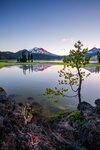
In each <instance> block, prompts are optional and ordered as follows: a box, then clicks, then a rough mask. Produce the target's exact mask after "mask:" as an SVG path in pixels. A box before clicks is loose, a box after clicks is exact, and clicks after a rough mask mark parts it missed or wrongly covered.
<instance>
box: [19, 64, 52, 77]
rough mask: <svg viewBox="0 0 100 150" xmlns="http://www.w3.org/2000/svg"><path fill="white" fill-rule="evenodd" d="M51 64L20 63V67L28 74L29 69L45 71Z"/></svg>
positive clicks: (31, 70) (30, 70)
mask: <svg viewBox="0 0 100 150" xmlns="http://www.w3.org/2000/svg"><path fill="white" fill-rule="evenodd" d="M51 66H52V65H50V64H34V65H20V66H19V68H20V69H22V70H23V74H24V75H26V73H27V71H29V73H31V72H33V71H34V72H38V71H44V70H45V69H47V68H48V67H51Z"/></svg>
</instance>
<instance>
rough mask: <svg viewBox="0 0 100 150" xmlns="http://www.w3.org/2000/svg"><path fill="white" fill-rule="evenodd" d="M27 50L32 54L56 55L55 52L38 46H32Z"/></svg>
mask: <svg viewBox="0 0 100 150" xmlns="http://www.w3.org/2000/svg"><path fill="white" fill-rule="evenodd" d="M29 52H30V53H33V54H45V55H51V56H56V54H52V53H50V52H48V51H47V50H45V49H43V48H38V47H34V48H33V49H30V50H29Z"/></svg>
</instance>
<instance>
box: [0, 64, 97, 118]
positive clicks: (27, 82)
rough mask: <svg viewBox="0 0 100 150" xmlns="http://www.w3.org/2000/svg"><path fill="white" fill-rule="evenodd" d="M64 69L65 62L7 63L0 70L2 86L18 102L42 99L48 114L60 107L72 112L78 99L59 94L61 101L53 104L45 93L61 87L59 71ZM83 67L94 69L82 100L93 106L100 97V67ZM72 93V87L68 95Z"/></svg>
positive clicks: (89, 69)
mask: <svg viewBox="0 0 100 150" xmlns="http://www.w3.org/2000/svg"><path fill="white" fill-rule="evenodd" d="M62 68H63V66H62V65H49V64H35V65H14V66H6V67H4V68H1V69H0V86H1V87H3V88H4V89H5V90H6V92H7V93H8V94H9V95H10V96H11V97H12V98H13V99H15V100H16V101H17V102H19V101H21V102H25V101H33V102H34V101H36V102H39V103H40V104H42V106H43V107H44V109H45V113H46V114H47V115H48V114H50V113H56V112H60V111H61V110H68V111H69V110H70V111H72V110H75V109H76V107H77V103H78V100H77V98H75V97H73V98H68V97H67V98H62V97H59V98H58V99H59V101H58V103H51V102H48V100H47V97H46V96H43V93H44V92H45V89H46V88H47V87H50V88H53V87H55V86H59V84H58V79H59V74H58V71H59V70H60V69H62ZM84 70H85V71H86V72H91V75H90V76H89V77H88V78H86V79H85V80H84V82H83V85H82V100H84V101H87V102H89V103H91V104H92V105H94V101H95V99H97V98H100V72H99V71H100V67H87V68H85V69H84ZM72 94H73V93H72V92H71V91H70V90H69V95H72Z"/></svg>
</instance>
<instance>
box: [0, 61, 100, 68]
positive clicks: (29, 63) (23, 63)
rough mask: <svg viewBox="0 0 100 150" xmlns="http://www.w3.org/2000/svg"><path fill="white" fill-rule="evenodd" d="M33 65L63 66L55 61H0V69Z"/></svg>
mask: <svg viewBox="0 0 100 150" xmlns="http://www.w3.org/2000/svg"><path fill="white" fill-rule="evenodd" d="M34 64H51V65H64V63H63V61H62V62H55V61H43V62H41V61H34V62H10V61H3V60H0V68H2V67H5V66H7V65H34ZM86 66H89V67H90V66H100V63H89V64H87V65H86Z"/></svg>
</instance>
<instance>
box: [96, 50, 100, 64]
mask: <svg viewBox="0 0 100 150" xmlns="http://www.w3.org/2000/svg"><path fill="white" fill-rule="evenodd" d="M97 60H98V63H100V52H99V51H98V52H97Z"/></svg>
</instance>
